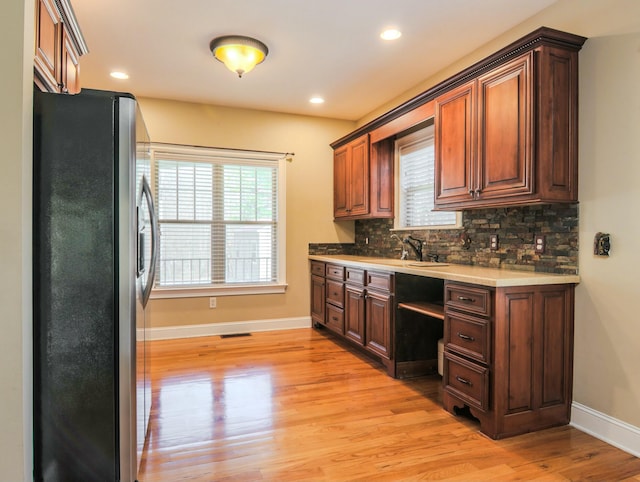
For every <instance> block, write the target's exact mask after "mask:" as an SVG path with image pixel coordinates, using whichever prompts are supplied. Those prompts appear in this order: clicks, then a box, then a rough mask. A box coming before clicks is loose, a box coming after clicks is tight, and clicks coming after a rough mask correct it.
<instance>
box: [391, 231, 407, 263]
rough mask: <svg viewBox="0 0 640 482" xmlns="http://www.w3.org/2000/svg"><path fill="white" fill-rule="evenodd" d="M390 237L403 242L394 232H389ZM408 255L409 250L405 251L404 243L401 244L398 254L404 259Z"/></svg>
mask: <svg viewBox="0 0 640 482" xmlns="http://www.w3.org/2000/svg"><path fill="white" fill-rule="evenodd" d="M391 239H397V240H398V241H400V242H401V243H403V241H402V239H400V237H399V236H398V235H397V234H396V233H392V234H391ZM408 257H409V251H407V250H406V249H405V247H404V244H402V254H401V255H400V259H402V260H404V259H407V258H408Z"/></svg>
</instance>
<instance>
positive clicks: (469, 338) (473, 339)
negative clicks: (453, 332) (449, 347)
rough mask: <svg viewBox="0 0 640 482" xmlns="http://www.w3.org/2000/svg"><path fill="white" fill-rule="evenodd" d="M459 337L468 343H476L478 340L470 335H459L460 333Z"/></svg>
mask: <svg viewBox="0 0 640 482" xmlns="http://www.w3.org/2000/svg"><path fill="white" fill-rule="evenodd" d="M457 335H458V338H462V339H463V340H466V341H476V339H475V338H474V337H472V336H469V335H465V334H464V333H459V332H458V333H457Z"/></svg>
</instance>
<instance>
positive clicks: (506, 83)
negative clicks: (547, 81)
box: [476, 52, 534, 200]
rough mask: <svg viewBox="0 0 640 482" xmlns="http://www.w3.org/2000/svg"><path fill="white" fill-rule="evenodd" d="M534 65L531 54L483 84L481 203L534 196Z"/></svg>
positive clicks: (497, 71)
mask: <svg viewBox="0 0 640 482" xmlns="http://www.w3.org/2000/svg"><path fill="white" fill-rule="evenodd" d="M532 64H533V52H529V53H528V54H526V55H523V56H521V57H519V58H517V59H515V60H513V61H511V62H509V63H507V64H505V65H504V66H502V67H500V68H498V69H495V70H493V71H491V72H489V73H487V74H486V75H483V76H481V77H480V78H479V79H478V154H477V166H478V171H477V172H478V181H477V184H478V185H477V187H476V188H477V194H476V199H477V200H482V199H491V198H501V199H508V198H509V197H510V196H515V195H522V194H530V193H532V192H533V189H534V185H533V184H534V179H533V176H532V170H531V168H532V154H533V153H532V139H531V132H532V129H531V127H532V126H531V124H532V92H533V91H532V77H533V76H532V72H531V69H532Z"/></svg>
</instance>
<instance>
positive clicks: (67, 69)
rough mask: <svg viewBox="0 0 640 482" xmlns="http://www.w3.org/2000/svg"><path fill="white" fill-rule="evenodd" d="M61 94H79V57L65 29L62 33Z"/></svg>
mask: <svg viewBox="0 0 640 482" xmlns="http://www.w3.org/2000/svg"><path fill="white" fill-rule="evenodd" d="M62 92H64V93H66V94H77V93H79V92H80V56H79V55H78V52H77V50H76V49H75V47H74V46H73V43H72V42H71V39H70V38H69V35H68V34H67V31H66V30H65V29H63V31H62Z"/></svg>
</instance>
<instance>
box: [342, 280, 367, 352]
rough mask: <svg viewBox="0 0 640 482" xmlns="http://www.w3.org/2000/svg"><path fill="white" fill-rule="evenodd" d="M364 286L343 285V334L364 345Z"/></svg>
mask: <svg viewBox="0 0 640 482" xmlns="http://www.w3.org/2000/svg"><path fill="white" fill-rule="evenodd" d="M364 314H365V306H364V288H361V287H358V286H349V285H347V286H346V287H345V300H344V336H345V337H347V338H349V339H350V340H353V341H355V342H356V343H358V344H360V345H364V333H365V331H364V330H365V327H364Z"/></svg>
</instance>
